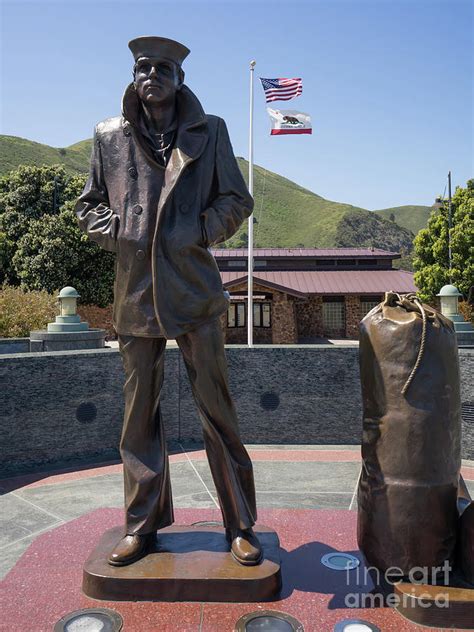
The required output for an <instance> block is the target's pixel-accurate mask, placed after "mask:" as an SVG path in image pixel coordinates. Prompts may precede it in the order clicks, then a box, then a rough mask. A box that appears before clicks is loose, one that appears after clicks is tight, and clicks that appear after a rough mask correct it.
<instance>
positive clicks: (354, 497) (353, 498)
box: [349, 468, 362, 511]
mask: <svg viewBox="0 0 474 632" xmlns="http://www.w3.org/2000/svg"><path fill="white" fill-rule="evenodd" d="M361 476H362V468H360V472H359V476H358V477H357V483H356V484H355V487H354V493H353V494H352V499H351V504H350V505H349V511H351V510H352V505H353V504H354V500H355V499H356V495H357V490H358V488H359V481H360V477H361Z"/></svg>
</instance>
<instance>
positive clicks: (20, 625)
mask: <svg viewBox="0 0 474 632" xmlns="http://www.w3.org/2000/svg"><path fill="white" fill-rule="evenodd" d="M176 514H177V515H176V518H177V519H176V522H177V523H178V524H179V523H181V524H190V523H192V522H196V521H201V520H219V519H220V515H219V512H218V511H217V510H196V509H181V510H179V509H178V510H177V511H176ZM122 517H123V514H122V510H120V509H99V510H97V511H94V512H92V513H90V514H88V515H86V516H83V517H81V518H78V519H77V520H74V521H72V522H69V523H68V524H65V525H62V526H60V527H58V528H56V529H54V530H52V531H49V532H48V533H46V534H44V535H42V536H40V537H38V538H37V539H36V540H35V542H34V543H33V544H32V545H31V546H30V548H29V549H28V550H27V551H26V553H25V554H24V555H23V557H22V558H21V559H20V560H19V562H18V563H17V565H16V566H15V568H13V569H12V571H10V573H9V574H8V575H7V577H6V579H5V580H4V582H3V586H2V588H3V594H4V598H3V601H2V606H1V611H0V625H1V626H2V629H4V630H8V632H51V630H52V627H53V625H54V623H55V622H56V621H57V620H58V619H60V618H61V617H63V616H64V615H66V614H67V613H69V612H71V611H73V610H76V609H80V608H86V607H97V606H101V607H110V608H113V609H115V610H117V611H118V612H120V614H121V615H122V616H123V618H124V624H125V625H124V631H125V632H155V631H156V632H168V631H169V632H171V631H173V632H178V631H179V632H186V631H188V630H189V631H193V632H197V631H199V630H203V631H206V632H227V631H228V632H231V631H232V630H233V625H234V623H235V622H236V620H237V619H238V618H239V617H240V616H242V615H243V614H245V613H248V612H250V611H253V610H256V609H258V608H259V607H261V608H269V609H274V610H280V611H283V612H287V613H288V614H291V615H293V616H295V617H296V618H297V619H299V620H300V621H301V622H302V623H303V624H304V626H305V630H306V632H326V631H328V632H329V631H331V630H332V629H333V627H334V624H335V623H336V622H337V621H339V620H340V619H345V618H356V617H358V618H363V619H366V620H368V621H371V622H373V623H375V624H376V625H378V626H379V627H380V628H381V630H383V632H389V631H393V632H405V631H411V630H421V628H419V627H418V626H415V625H413V624H410V623H408V622H407V621H405V620H403V619H402V618H400V616H399V615H397V614H396V613H395V612H394V611H392V610H390V609H387V608H380V609H371V610H355V609H349V608H347V607H346V605H345V596H346V595H347V594H348V593H357V594H360V593H361V592H362V593H366V592H368V591H369V590H370V588H371V586H370V585H369V586H365V587H364V586H359V587H357V586H356V575H355V573H356V571H352V573H351V575H350V577H351V580H352V582H353V584H352V585H350V586H346V573H345V572H340V571H332V570H330V569H326V568H325V567H323V566H322V565H321V564H320V559H321V556H322V555H324V554H325V553H328V552H330V551H333V550H340V551H347V552H353V553H354V554H355V552H356V550H357V546H356V532H355V524H356V523H355V521H356V513H355V512H350V511H345V510H337V511H336V510H334V511H332V510H331V511H328V510H282V509H278V510H262V511H261V512H260V516H259V523H260V524H266V525H268V526H270V527H273V528H274V529H275V530H276V531H277V532H278V534H279V536H280V541H281V546H282V549H283V552H282V573H283V582H284V585H283V593H282V599H281V600H278V601H275V602H272V603H265V604H260V605H259V604H216V603H205V604H201V603H173V604H169V603H157V602H146V603H128V602H114V603H112V602H97V601H94V600H92V599H89V598H87V597H85V596H84V595H83V594H82V593H81V578H82V565H83V563H84V561H85V559H86V558H87V556H88V555H89V553H90V550H91V549H92V548H93V545H94V544H95V543H96V542H97V540H98V539H99V537H100V535H101V534H102V532H103V531H104V530H105V529H108V528H110V527H112V526H114V525H117V524H120V523H121V521H122ZM362 576H363V575H362V573H361V577H362ZM423 629H426V628H423Z"/></svg>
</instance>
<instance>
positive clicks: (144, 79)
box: [135, 57, 182, 105]
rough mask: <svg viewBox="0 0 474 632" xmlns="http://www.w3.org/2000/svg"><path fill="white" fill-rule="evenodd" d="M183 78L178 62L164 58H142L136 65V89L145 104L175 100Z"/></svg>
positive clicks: (159, 103)
mask: <svg viewBox="0 0 474 632" xmlns="http://www.w3.org/2000/svg"><path fill="white" fill-rule="evenodd" d="M181 86H182V80H181V76H180V72H179V69H178V67H177V66H176V64H173V63H172V62H170V61H166V60H164V59H155V58H151V57H142V58H140V59H139V60H138V61H137V63H136V65H135V89H136V91H137V94H138V96H139V97H140V99H141V100H142V101H143V103H144V104H145V105H166V104H169V103H172V102H174V98H175V95H176V92H177V91H178V90H180V89H181Z"/></svg>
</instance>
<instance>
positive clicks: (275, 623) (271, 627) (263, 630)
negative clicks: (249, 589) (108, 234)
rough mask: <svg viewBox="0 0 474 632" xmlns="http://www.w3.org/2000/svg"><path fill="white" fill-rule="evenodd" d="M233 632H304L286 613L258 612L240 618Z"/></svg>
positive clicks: (299, 624)
mask: <svg viewBox="0 0 474 632" xmlns="http://www.w3.org/2000/svg"><path fill="white" fill-rule="evenodd" d="M234 631H235V632H304V628H303V624H302V623H300V622H299V621H298V620H297V619H295V618H294V617H291V616H290V615H289V614H286V612H278V611H276V610H259V611H257V612H250V613H249V614H246V615H244V616H243V617H241V618H240V619H239V620H238V621H237V623H236V624H235V628H234Z"/></svg>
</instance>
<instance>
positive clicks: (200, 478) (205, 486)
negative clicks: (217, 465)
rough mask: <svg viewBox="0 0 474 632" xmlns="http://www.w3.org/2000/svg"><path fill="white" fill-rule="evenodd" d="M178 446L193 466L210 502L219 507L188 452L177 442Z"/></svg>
mask: <svg viewBox="0 0 474 632" xmlns="http://www.w3.org/2000/svg"><path fill="white" fill-rule="evenodd" d="M179 447H180V448H181V450H182V451H183V453H184V454H185V455H186V458H187V459H188V462H189V464H190V465H191V467H192V468H193V470H194V471H195V473H196V476H197V477H198V478H199V480H200V481H201V483H202V484H203V485H204V488H205V490H206V491H207V493H208V494H209V496H210V497H211V498H212V502H213V503H214V504H215V506H216V507H217V509H219V504H218V503H217V502H216V499H215V498H214V496H213V495H212V494H211V492H210V490H209V487H208V486H207V485H206V483H205V482H204V480H203V478H202V476H201V475H200V474H199V472H198V471H197V469H196V468H195V467H194V463H193V462H192V461H191V459H190V458H189V456H188V453H187V452H186V450H185V449H184V448H183V446H182V444H181V443H180V444H179Z"/></svg>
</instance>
